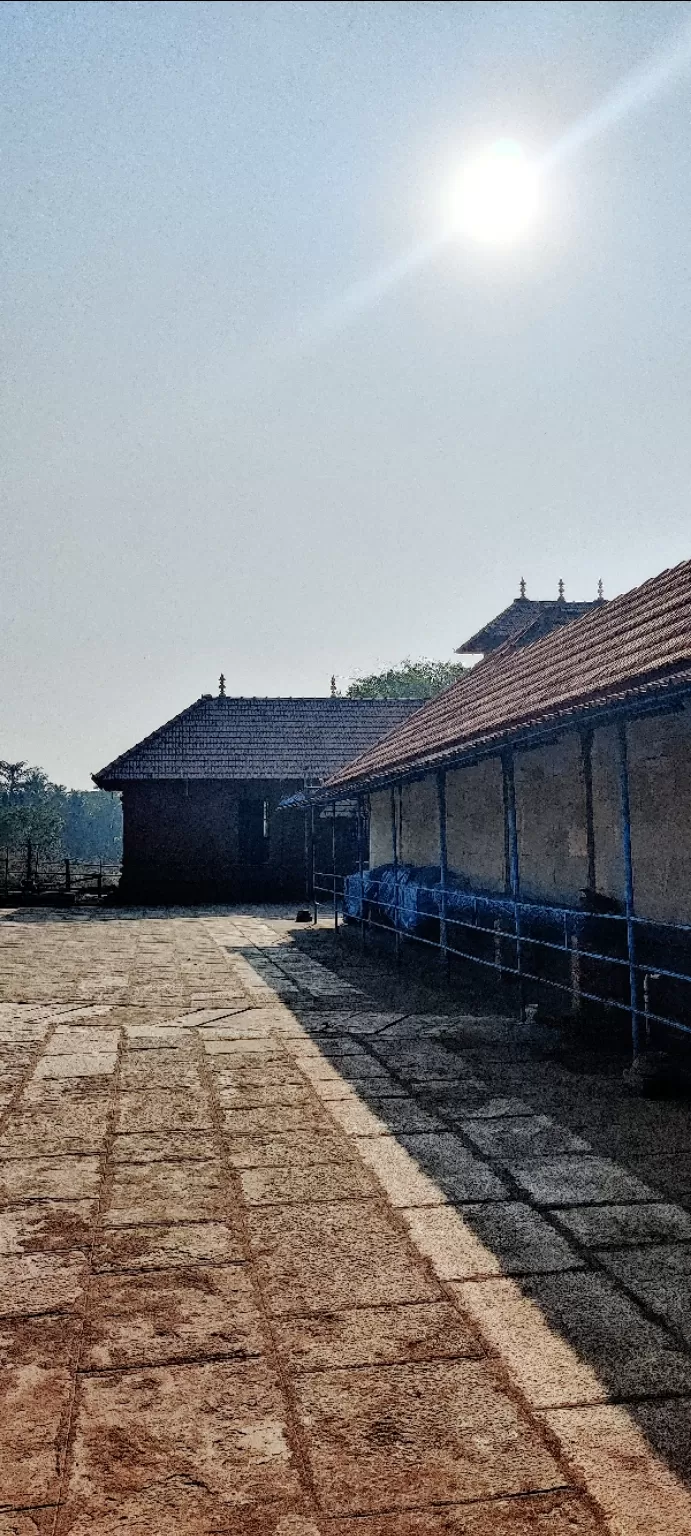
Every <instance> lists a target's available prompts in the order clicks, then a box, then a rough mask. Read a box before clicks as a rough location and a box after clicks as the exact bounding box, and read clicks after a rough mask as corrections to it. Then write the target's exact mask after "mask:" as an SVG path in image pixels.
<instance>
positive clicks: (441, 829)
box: [437, 768, 449, 966]
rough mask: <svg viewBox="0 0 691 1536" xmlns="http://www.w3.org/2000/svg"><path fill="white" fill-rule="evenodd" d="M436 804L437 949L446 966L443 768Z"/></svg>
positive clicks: (444, 782)
mask: <svg viewBox="0 0 691 1536" xmlns="http://www.w3.org/2000/svg"><path fill="white" fill-rule="evenodd" d="M437 805H438V807H439V949H440V959H441V962H442V965H446V966H448V963H449V947H448V931H447V925H446V887H447V877H448V872H449V861H448V847H447V839H446V774H445V772H444V770H443V768H442V769H441V770H440V772H439V773H438V774H437Z"/></svg>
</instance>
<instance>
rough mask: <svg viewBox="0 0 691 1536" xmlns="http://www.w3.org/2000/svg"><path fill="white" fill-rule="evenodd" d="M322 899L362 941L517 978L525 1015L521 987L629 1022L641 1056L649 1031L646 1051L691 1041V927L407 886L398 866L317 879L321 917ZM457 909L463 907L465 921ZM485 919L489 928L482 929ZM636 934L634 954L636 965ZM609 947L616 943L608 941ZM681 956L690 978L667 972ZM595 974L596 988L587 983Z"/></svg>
mask: <svg viewBox="0 0 691 1536" xmlns="http://www.w3.org/2000/svg"><path fill="white" fill-rule="evenodd" d="M404 885H405V886H407V887H408V890H409V893H412V894H413V895H414V897H415V900H417V898H418V897H421V898H423V900H422V902H421V903H420V910H419V912H417V915H416V912H415V901H413V902H412V903H409V908H411V910H408V911H407V912H405V910H404V907H403V903H402V900H401V896H402V891H403V888H404ZM348 887H350V889H348ZM358 887H359V890H358ZM318 894H320V895H322V896H324V897H327V898H328V900H329V904H330V906H331V908H332V910H333V912H334V917H335V922H336V925H337V924H338V918H339V915H340V914H342V915H343V916H345V918H346V920H349V921H355V922H357V923H359V925H360V928H361V932H362V936H363V941H364V937H365V934H366V932H367V930H369V929H373V930H380V931H382V932H385V933H388V934H390V935H391V936H392V937H393V938H394V941H395V944H396V952H397V957H398V956H399V955H400V950H401V946H402V944H403V942H404V941H405V942H409V943H414V944H420V945H423V946H425V947H426V948H429V949H434V950H436V951H437V952H438V954H439V955H440V958H441V959H442V960H445V961H446V960H448V959H450V958H453V959H457V960H462V961H467V962H470V963H471V964H473V965H479V966H481V967H483V968H484V969H487V970H493V971H494V972H495V974H497V975H498V976H501V977H510V978H513V979H514V980H515V981H516V983H517V984H518V986H519V990H520V993H521V1007H522V1006H523V1002H524V996H523V991H524V987H525V985H526V984H528V983H529V984H531V985H533V986H535V987H537V988H540V987H546V988H550V989H553V990H555V991H557V992H559V993H562V994H565V995H567V996H569V997H570V999H571V1004H572V1007H573V1008H575V1009H578V1008H580V1006H581V1004H582V1003H586V1002H587V1003H592V1004H595V1005H599V1006H600V1007H602V1008H605V1009H614V1010H616V1011H617V1012H620V1013H624V1014H628V1015H629V1016H630V1017H631V1019H632V1033H633V1038H634V1051H638V1050H640V1049H642V1046H643V1043H644V1041H643V1034H642V1032H643V1031H644V1032H645V1043H646V1044H649V1043H650V1030H651V1026H652V1025H658V1026H660V1027H661V1028H666V1029H672V1030H675V1031H680V1032H682V1033H684V1034H691V993H686V991H685V989H686V988H687V987H689V986H691V925H688V924H681V923H669V922H651V921H649V920H648V919H646V918H641V917H638V916H634V915H633V913H631V912H630V911H629V912H628V913H627V912H595V911H591V910H587V909H583V908H576V907H563V906H552V905H549V904H543V903H538V902H530V901H524V900H520V899H518V898H517V897H515V896H513V895H512V896H495V895H492V894H491V893H487V892H477V893H472V892H465V891H460V890H458V889H455V888H454V887H453V886H449V885H447V882H446V880H438V881H435V883H434V884H433V885H430V884H425V883H422V882H419V881H415V879H414V878H410V874H409V873H408V871H406V870H403V869H402V868H401V866H400V865H399V864H398V863H396V864H395V865H394V866H393V869H392V870H388V871H386V872H385V874H382V875H379V876H376V875H374V874H373V873H372V872H371V871H364V872H363V871H360V872H359V873H357V874H353V875H350V876H345V875H342V874H338V873H336V872H334V871H333V870H331V871H318V870H315V872H314V883H313V897H314V900H315V913H316V905H317V895H318ZM459 906H461V907H466V909H467V910H466V913H465V915H461V913H460V912H459V910H458V908H459ZM454 908H455V909H456V910H454ZM492 914H494V916H493V917H492ZM404 917H405V922H404V921H403V919H404ZM483 917H484V918H485V919H486V918H490V919H491V921H490V922H487V921H482V920H481V919H482V918H483ZM557 925H559V926H560V927H561V931H562V937H561V939H560V940H557V939H555V937H554V936H553V935H554V930H555V928H556V927H557ZM536 929H537V930H538V931H535V930H536ZM531 930H532V931H531ZM539 930H542V931H539ZM632 930H633V931H634V933H635V945H636V948H635V950H634V953H635V954H636V958H635V959H634V960H633V961H632V959H631V947H632V946H631V931H632ZM464 934H468V935H473V936H474V937H476V938H477V939H478V940H479V943H480V946H482V944H483V941H487V944H488V945H491V950H492V953H491V955H489V956H488V955H487V954H484V953H474V952H473V949H472V948H471V947H469V945H468V943H467V942H466V943H465V945H464V942H463V935H464ZM605 938H607V940H608V941H609V940H611V943H610V942H603V941H604V940H605ZM589 940H590V942H589ZM598 940H599V942H597V941H598ZM476 947H477V946H476ZM680 948H681V950H682V956H681V958H682V964H688V966H689V969H688V970H685V969H682V968H679V967H678V966H677V965H674V964H673V963H670V949H671V950H672V951H673V952H674V951H675V950H676V951H678V950H679V949H680ZM644 951H647V958H646V957H645V955H644ZM684 951H685V952H686V953H684ZM535 955H537V956H541V955H544V956H547V957H549V956H554V957H559V958H560V959H561V960H562V962H563V964H564V968H565V969H566V976H565V977H564V976H563V974H562V975H560V974H557V975H554V974H552V975H547V974H545V972H544V971H540V969H539V968H538V965H539V961H538V962H536V961H535V959H534V957H535ZM687 956H688V959H687ZM675 958H676V957H675ZM593 969H594V970H595V972H596V980H592V979H591V978H590V977H588V972H589V971H590V972H592V970H593ZM632 981H633V985H632ZM639 982H640V983H642V992H643V1007H642V1008H641V1006H640V1002H639V995H640V994H639ZM666 984H667V990H668V993H669V991H670V989H678V988H682V989H683V994H684V995H683V998H682V1000H681V1001H679V1003H678V1006H675V1007H674V1008H673V1009H672V1011H671V1012H662V1011H659V1010H658V1008H657V1007H651V990H652V989H653V988H654V989H656V990H657V991H658V993H659V992H660V991H661V990H663V988H664V986H665V985H666ZM675 1002H676V999H675ZM634 1025H635V1029H634V1028H633V1026H634Z"/></svg>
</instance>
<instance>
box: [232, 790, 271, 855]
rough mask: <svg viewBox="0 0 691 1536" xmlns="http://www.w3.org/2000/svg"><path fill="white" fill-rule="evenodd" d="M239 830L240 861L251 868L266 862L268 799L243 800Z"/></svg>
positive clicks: (267, 852) (267, 847) (267, 849)
mask: <svg viewBox="0 0 691 1536" xmlns="http://www.w3.org/2000/svg"><path fill="white" fill-rule="evenodd" d="M238 830H239V847H238V852H239V854H240V863H241V864H242V865H243V866H244V867H245V868H249V869H256V868H258V867H260V866H261V865H262V864H265V863H266V860H267V858H268V854H269V802H268V800H241V801H240V815H239V828H238Z"/></svg>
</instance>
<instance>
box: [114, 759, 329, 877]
mask: <svg viewBox="0 0 691 1536" xmlns="http://www.w3.org/2000/svg"><path fill="white" fill-rule="evenodd" d="M300 787H301V786H300V785H299V784H297V783H296V784H295V785H289V784H285V785H279V784H277V783H276V782H271V781H266V782H264V781H261V780H250V781H247V782H245V781H237V780H236V781H213V780H212V781H195V780H192V781H190V782H189V783H185V782H183V781H180V780H159V781H151V782H139V783H133V784H128V785H127V786H126V787H125V789H124V790H123V796H122V804H123V871H122V880H121V889H122V892H123V894H124V895H125V896H127V898H128V899H133V900H134V899H141V900H169V901H193V900H194V901H196V900H224V901H235V900H241V899H246V900H261V899H270V898H272V897H275V898H277V899H278V898H281V897H286V898H287V897H289V896H290V897H293V896H296V897H297V896H303V895H304V891H305V840H304V814H303V812H302V811H299V810H292V811H278V802H279V800H280V799H281V796H282V795H283V794H287V793H290V791H291V789H299V788H300ZM248 800H257V801H260V802H262V803H263V801H264V800H266V801H267V802H268V838H267V839H266V847H265V849H263V850H262V852H263V854H264V855H265V856H264V857H262V858H261V859H260V860H253V861H247V860H244V861H243V859H242V858H241V842H242V839H241V835H240V817H241V805H242V803H243V802H245V801H248Z"/></svg>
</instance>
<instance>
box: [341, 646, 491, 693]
mask: <svg viewBox="0 0 691 1536" xmlns="http://www.w3.org/2000/svg"><path fill="white" fill-rule="evenodd" d="M465 670H466V669H465V668H464V667H463V665H462V663H461V662H455V661H427V660H426V659H425V658H424V657H423V658H422V659H421V660H420V661H411V659H410V657H409V656H406V657H405V659H404V660H403V661H401V662H399V664H398V666H397V667H389V670H388V672H373V673H372V675H371V676H370V677H356V678H355V679H354V681H353V682H352V683H351V684H350V687H349V688H348V689H347V697H348V698H349V699H431V698H433V696H434V694H435V693H441V691H442V689H443V688H448V687H449V686H450V684H451V683H455V682H457V681H458V679H459V677H461V676H462V675H463V672H464V671H465Z"/></svg>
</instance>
